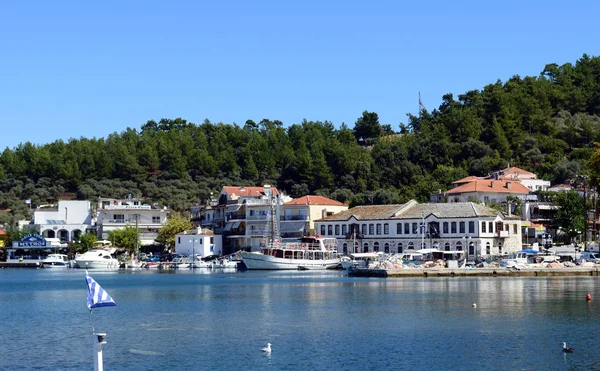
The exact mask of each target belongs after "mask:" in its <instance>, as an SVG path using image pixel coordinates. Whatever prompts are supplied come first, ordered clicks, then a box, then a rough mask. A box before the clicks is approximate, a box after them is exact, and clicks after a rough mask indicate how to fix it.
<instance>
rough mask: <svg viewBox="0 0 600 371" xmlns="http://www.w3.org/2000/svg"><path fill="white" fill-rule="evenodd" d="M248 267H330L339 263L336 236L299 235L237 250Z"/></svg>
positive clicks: (291, 268) (274, 268)
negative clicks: (292, 239)
mask: <svg viewBox="0 0 600 371" xmlns="http://www.w3.org/2000/svg"><path fill="white" fill-rule="evenodd" d="M239 255H240V257H241V258H242V260H243V262H244V264H245V265H246V267H247V268H248V269H271V270H283V269H289V270H298V269H302V270H315V269H319V270H320V269H332V268H335V267H336V266H337V265H339V264H340V263H341V259H340V255H339V254H338V252H337V241H336V239H335V238H324V237H322V236H320V235H315V236H307V237H302V238H300V239H299V240H298V241H296V242H288V243H280V242H279V240H275V242H274V243H272V244H270V245H269V246H268V247H267V248H264V249H262V250H261V251H257V252H240V253H239Z"/></svg>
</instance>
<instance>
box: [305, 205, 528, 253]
mask: <svg viewBox="0 0 600 371" xmlns="http://www.w3.org/2000/svg"><path fill="white" fill-rule="evenodd" d="M315 225H316V229H317V231H319V233H320V234H321V235H323V236H331V237H335V238H337V239H338V251H340V252H343V253H351V252H372V251H381V252H385V253H402V252H405V251H406V250H419V249H426V248H438V249H441V250H445V251H455V250H462V251H466V254H467V258H469V259H471V260H474V259H477V258H478V257H482V256H502V255H507V254H510V253H512V252H515V251H518V250H521V219H520V217H515V216H505V215H504V214H503V213H501V212H499V211H497V210H495V209H492V208H490V207H486V206H484V205H481V204H477V203H473V202H459V203H427V204H420V203H418V202H416V201H414V200H411V201H409V202H407V203H405V204H400V205H373V206H357V207H354V208H352V209H348V210H346V211H342V212H339V213H337V214H334V215H331V216H329V217H326V218H323V219H320V220H317V221H315Z"/></svg>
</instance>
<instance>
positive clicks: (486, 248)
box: [485, 242, 492, 255]
mask: <svg viewBox="0 0 600 371" xmlns="http://www.w3.org/2000/svg"><path fill="white" fill-rule="evenodd" d="M485 254H486V255H491V254H492V248H491V246H490V243H489V242H488V243H486V244H485Z"/></svg>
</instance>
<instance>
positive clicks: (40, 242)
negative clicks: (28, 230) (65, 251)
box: [17, 234, 47, 247]
mask: <svg viewBox="0 0 600 371" xmlns="http://www.w3.org/2000/svg"><path fill="white" fill-rule="evenodd" d="M46 245H47V242H46V240H45V239H44V237H42V236H40V235H39V234H28V235H26V236H24V237H23V238H21V240H20V241H19V243H18V244H17V246H18V247H45V246H46Z"/></svg>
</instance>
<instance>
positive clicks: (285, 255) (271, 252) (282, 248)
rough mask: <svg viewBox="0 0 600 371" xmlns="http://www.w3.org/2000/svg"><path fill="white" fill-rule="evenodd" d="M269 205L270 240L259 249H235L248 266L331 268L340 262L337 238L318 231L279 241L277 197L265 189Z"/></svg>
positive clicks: (302, 268) (291, 268)
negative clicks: (314, 233)
mask: <svg viewBox="0 0 600 371" xmlns="http://www.w3.org/2000/svg"><path fill="white" fill-rule="evenodd" d="M265 193H266V194H267V195H268V196H269V200H270V206H271V229H272V230H271V241H270V242H269V243H268V244H266V245H265V246H264V247H263V249H261V251H257V252H244V251H241V252H239V255H240V257H241V258H242V260H243V262H244V264H245V265H246V267H247V268H248V269H271V270H283V269H289V270H293V269H295V270H313V269H319V270H320V269H332V268H335V267H337V266H338V265H339V264H340V263H341V259H340V254H338V252H337V240H336V239H335V238H329V237H323V236H321V235H314V236H306V237H302V238H300V239H298V240H296V241H291V242H283V241H282V240H281V236H280V234H279V199H278V198H277V197H274V196H273V192H272V191H271V189H265Z"/></svg>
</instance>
